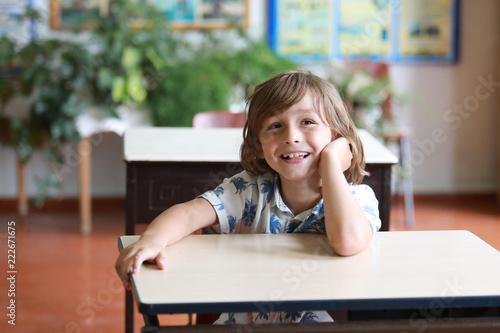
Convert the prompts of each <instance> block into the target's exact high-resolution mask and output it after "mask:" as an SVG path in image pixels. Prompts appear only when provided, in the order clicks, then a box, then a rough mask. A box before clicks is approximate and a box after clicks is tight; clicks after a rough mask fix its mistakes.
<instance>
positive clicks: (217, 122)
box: [192, 111, 247, 128]
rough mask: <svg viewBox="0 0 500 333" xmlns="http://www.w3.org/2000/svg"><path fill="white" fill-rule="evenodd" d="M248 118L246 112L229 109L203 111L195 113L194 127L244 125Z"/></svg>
mask: <svg viewBox="0 0 500 333" xmlns="http://www.w3.org/2000/svg"><path fill="white" fill-rule="evenodd" d="M246 120H247V114H246V113H231V112H229V111H203V112H199V113H197V114H195V115H194V117H193V123H192V125H193V127H195V128H209V127H243V126H245V121H246Z"/></svg>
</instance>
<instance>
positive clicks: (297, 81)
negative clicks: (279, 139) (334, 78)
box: [240, 70, 368, 184]
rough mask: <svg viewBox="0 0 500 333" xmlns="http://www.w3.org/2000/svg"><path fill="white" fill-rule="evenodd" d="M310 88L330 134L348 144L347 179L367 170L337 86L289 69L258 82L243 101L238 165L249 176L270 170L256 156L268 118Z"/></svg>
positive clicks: (357, 178)
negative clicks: (262, 127)
mask: <svg viewBox="0 0 500 333" xmlns="http://www.w3.org/2000/svg"><path fill="white" fill-rule="evenodd" d="M307 91H311V92H312V95H313V101H314V102H313V103H314V107H315V110H316V112H318V114H319V115H320V116H321V118H322V119H323V120H324V121H325V122H326V123H327V124H328V125H329V126H330V128H331V129H332V131H333V136H334V137H335V138H337V137H345V138H346V139H347V140H348V141H349V143H350V144H351V150H352V155H353V158H352V160H351V166H350V167H349V168H348V169H347V170H346V171H345V172H344V176H345V177H346V179H347V181H348V182H352V183H354V184H359V183H361V181H362V180H363V177H364V176H365V175H367V174H368V173H367V172H366V171H365V170H364V168H365V158H364V152H363V146H362V144H361V140H360V138H359V136H358V133H357V131H356V127H355V126H354V123H353V121H352V119H351V117H350V115H349V112H348V111H347V108H346V107H345V105H344V102H343V101H342V98H341V97H340V95H339V93H338V91H337V89H336V88H335V87H334V86H333V85H332V84H331V83H330V82H328V81H326V80H324V79H322V78H320V77H318V76H316V75H314V74H312V73H311V72H309V71H305V70H290V71H286V72H284V73H281V74H277V75H275V76H273V77H271V78H270V79H268V80H267V81H265V82H263V83H261V84H259V85H258V86H257V87H256V88H255V91H254V93H253V94H252V95H251V96H250V97H249V98H248V99H247V100H246V103H247V109H248V118H247V121H246V123H245V127H244V129H243V143H242V145H241V150H240V157H241V164H242V165H243V167H244V168H245V170H246V171H247V172H248V173H250V174H252V175H262V174H263V173H265V172H269V171H272V169H271V167H270V166H269V165H268V164H267V162H266V161H265V160H264V159H259V158H258V157H257V151H259V150H260V142H259V132H260V130H261V126H262V123H263V122H264V120H265V119H267V118H268V117H271V116H273V115H275V114H279V113H281V112H283V111H285V110H286V109H288V108H290V107H291V106H293V105H295V104H297V103H298V102H299V101H300V100H301V99H302V98H303V97H304V96H305V94H306V93H307Z"/></svg>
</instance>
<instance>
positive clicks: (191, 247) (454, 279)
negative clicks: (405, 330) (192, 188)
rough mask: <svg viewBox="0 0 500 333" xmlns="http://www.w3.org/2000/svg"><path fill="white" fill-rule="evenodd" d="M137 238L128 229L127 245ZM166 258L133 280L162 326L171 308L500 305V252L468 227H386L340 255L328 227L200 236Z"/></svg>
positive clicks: (143, 305) (152, 320) (149, 317)
mask: <svg viewBox="0 0 500 333" xmlns="http://www.w3.org/2000/svg"><path fill="white" fill-rule="evenodd" d="M137 239H138V236H122V237H120V238H119V246H120V248H123V247H126V246H127V245H129V244H131V243H133V242H134V241H136V240H137ZM166 256H167V265H166V268H165V269H164V270H159V269H157V268H156V266H154V265H151V264H145V265H143V267H142V268H141V270H140V272H139V273H138V274H134V275H132V277H131V279H132V282H133V292H134V294H135V296H136V302H137V305H138V308H139V311H140V312H141V313H142V314H143V315H144V316H145V320H146V323H148V324H149V325H153V326H154V325H158V321H157V317H156V316H157V315H158V314H165V313H205V312H234V311H237V312H251V311H299V310H349V311H351V310H371V311H372V310H401V309H419V310H416V311H417V312H418V311H420V312H418V313H420V314H421V312H422V313H423V312H425V311H428V314H429V317H432V315H433V314H434V315H435V314H437V313H436V312H438V311H444V309H445V308H446V309H449V308H463V307H467V308H492V307H499V306H500V282H499V281H500V252H499V251H498V250H496V249H495V248H493V247H492V246H490V245H489V244H487V243H486V242H484V241H483V240H482V239H480V238H479V237H477V236H476V235H474V234H472V233H471V232H468V231H391V232H379V233H377V234H376V236H375V238H374V239H373V241H372V244H371V245H370V246H369V247H368V248H367V249H366V250H365V251H363V252H361V253H359V254H357V255H355V256H352V257H339V256H336V255H335V254H334V253H333V251H332V250H331V248H330V247H329V245H328V243H327V239H326V236H325V235H319V234H277V235H273V234H271V235H266V234H250V235H248V234H247V235H234V234H233V235H191V236H188V237H186V238H184V239H182V240H181V241H179V242H178V243H175V244H173V245H171V246H169V247H167V249H166ZM410 317H411V316H410ZM424 317H425V316H424ZM414 324H415V325H417V324H423V323H420V322H418V321H417V320H416V319H415V323H414ZM497 324H499V322H498V318H497ZM415 327H416V326H415ZM497 327H500V326H497Z"/></svg>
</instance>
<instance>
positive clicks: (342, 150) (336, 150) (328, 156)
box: [318, 137, 352, 176]
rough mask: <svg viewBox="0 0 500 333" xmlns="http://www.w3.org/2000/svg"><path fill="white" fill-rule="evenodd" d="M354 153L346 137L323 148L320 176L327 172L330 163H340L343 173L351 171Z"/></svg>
mask: <svg viewBox="0 0 500 333" xmlns="http://www.w3.org/2000/svg"><path fill="white" fill-rule="evenodd" d="M351 160H352V153H351V147H350V145H349V141H347V139H346V138H344V137H339V138H337V139H335V140H333V141H332V142H330V143H329V144H327V145H326V146H325V148H323V151H322V152H321V159H320V161H319V166H318V168H319V174H320V176H321V175H322V171H323V170H327V169H328V168H329V165H330V167H331V165H332V164H330V163H339V164H340V168H341V169H342V172H344V171H346V170H347V169H349V167H350V166H351Z"/></svg>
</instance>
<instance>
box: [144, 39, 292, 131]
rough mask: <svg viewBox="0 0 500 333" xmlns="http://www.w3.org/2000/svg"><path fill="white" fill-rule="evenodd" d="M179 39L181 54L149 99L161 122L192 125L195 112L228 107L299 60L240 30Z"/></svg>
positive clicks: (157, 120) (174, 124) (158, 122)
mask: <svg viewBox="0 0 500 333" xmlns="http://www.w3.org/2000/svg"><path fill="white" fill-rule="evenodd" d="M177 37H178V38H182V34H181V35H178V36H177ZM179 45H182V46H181V48H179V49H178V50H177V53H178V54H179V55H182V56H179V57H178V58H176V59H177V60H176V61H175V63H174V64H173V66H171V67H170V68H169V69H168V71H167V75H168V77H166V78H165V79H164V80H162V82H161V84H160V85H159V86H158V87H157V89H155V90H154V91H153V92H152V97H151V99H149V100H148V103H150V104H149V105H150V108H151V109H152V110H153V116H154V124H155V125H158V126H191V120H192V118H193V116H194V114H195V113H197V112H200V111H207V110H227V109H228V108H229V106H230V104H231V102H233V103H239V102H241V101H242V100H244V99H245V98H246V97H248V96H249V95H250V94H251V93H252V92H253V89H254V87H255V86H256V85H257V84H259V83H261V82H262V81H264V80H265V79H267V78H268V77H269V76H270V75H272V74H274V73H276V72H280V71H283V70H285V69H290V68H295V67H296V66H297V65H296V64H295V63H293V62H291V61H289V60H286V59H281V58H279V57H278V56H276V55H275V54H274V53H273V52H272V51H271V50H270V49H269V48H268V46H267V45H266V44H265V43H264V41H256V40H253V39H251V38H250V37H249V36H248V34H246V33H245V32H244V31H241V30H239V31H238V33H237V34H235V31H222V32H204V33H203V34H202V38H200V40H197V43H195V44H193V43H191V44H189V43H182V44H179Z"/></svg>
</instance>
